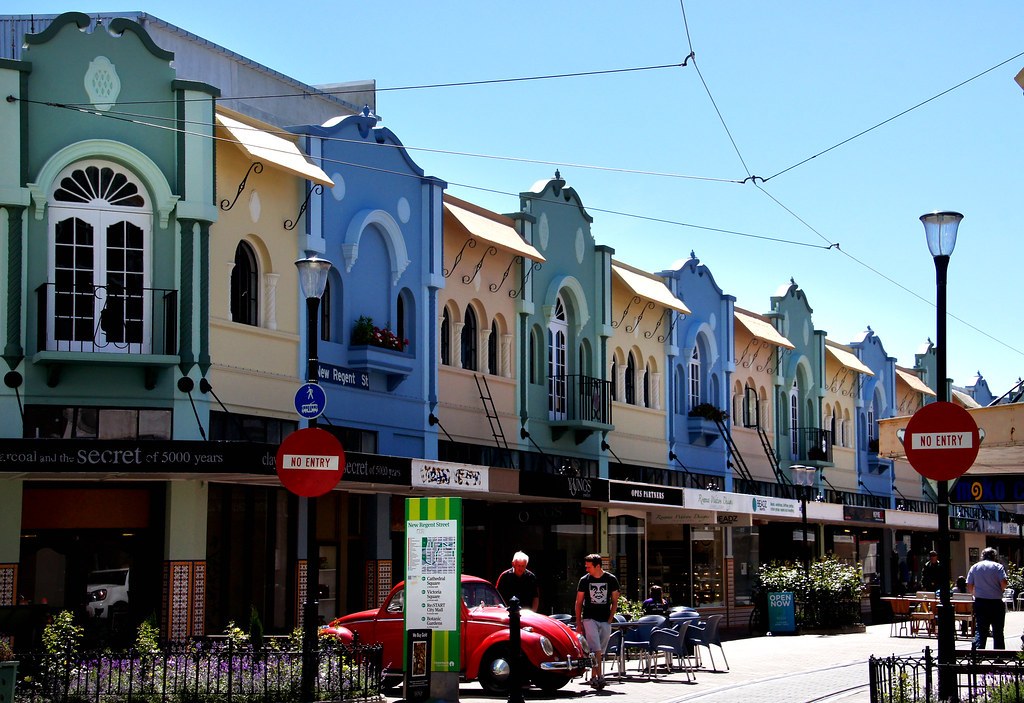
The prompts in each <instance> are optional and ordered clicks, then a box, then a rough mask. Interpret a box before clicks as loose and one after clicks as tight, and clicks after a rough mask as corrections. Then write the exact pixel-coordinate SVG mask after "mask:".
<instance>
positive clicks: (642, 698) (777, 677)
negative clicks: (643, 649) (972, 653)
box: [459, 611, 1024, 703]
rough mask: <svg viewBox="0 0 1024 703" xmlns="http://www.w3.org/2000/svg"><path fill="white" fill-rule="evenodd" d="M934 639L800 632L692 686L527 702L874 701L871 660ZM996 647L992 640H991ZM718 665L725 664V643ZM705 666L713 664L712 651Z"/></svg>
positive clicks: (667, 682)
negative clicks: (871, 698)
mask: <svg viewBox="0 0 1024 703" xmlns="http://www.w3.org/2000/svg"><path fill="white" fill-rule="evenodd" d="M1022 629H1024V611H1021V612H1010V613H1007V616H1006V629H1005V632H1006V647H1007V648H1008V649H1016V648H1019V647H1020V644H1021V641H1020V635H1021V632H1022ZM936 644H937V641H936V639H935V638H934V637H932V638H928V637H918V638H909V637H898V638H897V637H890V636H889V625H872V626H869V627H868V628H867V631H866V632H863V633H853V634H845V635H798V636H778V637H752V638H746V639H736V640H731V641H728V642H725V643H724V647H725V654H726V656H727V657H728V658H729V665H730V670H729V671H728V672H721V673H715V672H712V671H698V672H697V681H696V683H686V682H685V677H684V676H683V675H682V674H680V673H675V674H671V675H668V676H662V677H660V678H659V679H657V680H653V681H648V680H646V679H645V678H630V679H628V680H625V681H622V682H618V681H613V682H611V683H610V684H609V685H608V687H607V688H606V689H605V690H603V691H600V692H597V691H594V690H592V689H591V688H590V687H589V686H586V685H585V684H584V683H582V682H579V683H577V682H573V683H571V684H569V685H568V686H566V687H565V688H564V689H563V690H561V691H559V692H558V693H556V694H553V695H547V694H544V693H542V692H540V691H539V690H537V689H529V690H527V691H525V692H524V698H525V699H526V700H527V701H534V700H570V699H583V698H590V699H594V700H599V699H601V698H608V699H612V700H615V699H618V700H622V701H629V703H684V702H688V701H697V702H699V703H735V701H737V700H745V701H757V702H758V703H812V702H818V703H824V702H826V701H829V702H831V701H834V702H836V703H840V702H841V703H867V701H868V700H869V696H868V690H867V683H868V665H867V660H868V657H869V656H871V655H872V654H874V655H877V656H889V655H891V654H914V653H920V652H922V651H923V650H924V648H925V647H926V646H930V647H932V648H933V650H934V648H935V647H936ZM989 646H991V642H990V643H989ZM957 648H958V649H969V648H970V642H969V641H968V640H965V639H958V640H957ZM714 653H715V662H716V663H717V664H718V666H719V668H723V662H722V659H721V656H720V652H719V651H718V648H717V647H715V648H714ZM704 660H705V662H704V663H705V665H706V666H710V660H708V658H707V653H706V652H705V653H704ZM459 700H460V701H472V702H476V703H485V702H493V701H495V700H503V699H499V698H494V697H489V696H486V695H484V693H483V692H482V690H481V689H480V686H479V684H476V683H472V684H463V685H462V686H461V687H460V690H459Z"/></svg>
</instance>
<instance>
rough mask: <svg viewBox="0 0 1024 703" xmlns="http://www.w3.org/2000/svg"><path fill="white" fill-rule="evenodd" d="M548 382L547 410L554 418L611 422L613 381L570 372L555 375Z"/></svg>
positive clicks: (557, 420) (589, 423)
mask: <svg viewBox="0 0 1024 703" xmlns="http://www.w3.org/2000/svg"><path fill="white" fill-rule="evenodd" d="M549 384H550V385H549V387H548V411H549V415H550V419H551V420H552V421H553V422H564V423H572V424H577V423H578V424H580V425H589V426H596V425H611V423H612V384H611V381H604V380H602V379H600V378H594V377H592V376H583V375H580V374H569V375H565V376H552V377H551V379H550V382H549Z"/></svg>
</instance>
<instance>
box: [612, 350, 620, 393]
mask: <svg viewBox="0 0 1024 703" xmlns="http://www.w3.org/2000/svg"><path fill="white" fill-rule="evenodd" d="M611 382H612V400H619V398H620V396H619V364H618V362H617V361H616V360H615V357H614V356H613V357H612V372H611Z"/></svg>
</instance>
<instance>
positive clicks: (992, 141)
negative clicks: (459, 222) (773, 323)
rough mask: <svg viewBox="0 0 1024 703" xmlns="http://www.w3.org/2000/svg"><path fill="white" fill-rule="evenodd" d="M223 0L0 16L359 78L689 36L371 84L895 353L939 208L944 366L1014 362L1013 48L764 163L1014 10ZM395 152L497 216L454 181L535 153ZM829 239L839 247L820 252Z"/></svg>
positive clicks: (622, 251)
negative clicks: (946, 222)
mask: <svg viewBox="0 0 1024 703" xmlns="http://www.w3.org/2000/svg"><path fill="white" fill-rule="evenodd" d="M231 6H232V7H233V8H235V9H233V10H230V11H229V10H227V9H226V7H227V6H225V9H221V6H219V5H215V4H210V3H198V2H194V1H189V0H184V1H183V0H176V1H175V2H169V1H168V2H164V1H159V2H139V3H138V4H137V5H136V6H134V7H114V8H110V7H105V6H99V7H82V6H73V5H67V4H66V3H58V2H49V1H46V0H7V2H6V3H5V6H4V8H3V12H5V13H15V14H27V13H31V12H35V13H55V12H63V11H67V10H81V11H86V12H88V11H100V10H102V11H108V10H112V9H115V10H142V11H145V12H149V13H151V14H153V15H156V16H157V17H160V18H161V19H164V20H166V21H168V22H171V23H173V24H176V25H178V26H180V27H183V28H185V29H187V30H189V31H191V32H194V33H196V34H198V35H200V36H202V37H204V38H206V39H209V40H211V41H213V42H215V43H218V44H221V45H223V46H225V47H227V48H229V49H231V50H233V51H236V52H238V53H240V54H243V55H245V56H247V57H249V58H251V59H253V60H255V61H258V62H260V63H263V64H265V65H267V66H270V67H272V68H274V69H276V70H278V71H281V72H282V73H285V74H288V75H291V76H293V77H295V78H297V79H299V80H301V81H304V82H306V83H310V84H322V83H334V82H342V81H349V80H356V79H369V78H372V79H376V81H377V84H378V87H379V88H387V87H395V86H412V85H420V84H432V83H444V82H454V81H473V80H484V79H493V78H511V77H520V76H538V75H547V74H561V73H572V72H581V71H592V70H600V69H615V68H627V67H640V66H650V65H660V64H673V63H675V64H679V63H682V61H683V59H685V58H686V56H687V55H688V54H689V53H690V48H691V43H692V49H693V51H694V52H695V53H696V61H697V65H698V67H699V69H700V73H699V74H698V72H697V71H696V70H694V68H693V66H692V64H691V65H689V66H687V67H684V68H670V69H663V70H658V71H645V72H635V73H621V74H616V75H604V76H592V77H585V78H565V79H557V80H547V81H536V82H528V83H515V84H504V85H489V86H478V87H459V88H437V89H429V90H411V91H396V92H381V93H379V95H378V104H377V106H378V112H379V114H380V115H381V116H382V117H383V118H384V125H385V126H387V127H389V128H390V129H392V130H393V131H394V132H395V133H396V134H397V135H398V137H399V138H400V139H401V140H402V141H403V142H404V143H405V144H406V145H407V146H409V147H411V148H415V147H423V148H429V149H440V150H451V151H462V152H473V153H478V154H489V155H500V156H508V157H518V158H525V159H535V160H543V161H551V162H557V163H558V164H564V165H560V166H558V168H559V169H560V170H561V173H562V176H563V177H564V178H565V179H566V180H567V181H568V183H569V184H570V185H572V186H573V187H575V188H576V189H577V191H578V192H579V194H580V196H581V197H582V199H583V202H584V204H585V205H586V206H587V207H588V208H589V209H590V210H591V214H592V215H593V216H594V225H593V232H594V235H595V237H596V239H597V241H598V243H600V244H606V245H609V246H611V247H613V248H614V249H615V251H616V257H617V258H618V259H620V260H622V261H625V262H627V263H629V264H632V265H634V266H638V267H641V268H644V269H646V270H650V271H658V270H662V269H665V268H668V267H670V266H671V265H672V263H673V262H675V261H677V260H679V259H682V258H686V257H687V256H689V253H690V251H691V250H693V251H695V252H696V254H697V256H698V257H699V258H700V259H701V260H702V262H703V263H705V264H707V265H708V266H709V267H710V269H711V271H712V272H713V274H714V276H715V278H716V280H717V282H718V284H719V285H720V286H721V287H722V288H723V289H724V290H725V291H726V292H728V293H731V294H733V295H735V296H736V297H737V299H738V303H737V304H738V305H740V306H742V307H745V308H748V309H752V310H754V311H758V312H765V311H767V310H768V309H769V307H770V301H769V298H770V296H771V295H772V294H773V293H774V292H775V291H776V290H777V289H778V287H779V286H780V285H782V284H784V283H786V282H788V281H789V279H790V277H792V278H794V279H795V280H796V282H797V283H798V284H800V286H801V287H802V288H803V289H804V291H805V292H806V294H807V296H808V300H809V302H810V304H811V307H812V308H813V309H814V321H815V324H816V327H817V328H819V329H823V330H826V331H827V332H828V335H829V337H830V338H831V339H834V340H836V341H839V342H843V343H847V342H850V341H851V340H853V339H854V338H855V337H856V336H857V335H858V334H859V333H860V332H861V331H863V330H864V329H865V328H866V327H867V326H869V325H870V326H871V327H872V329H873V330H874V331H875V333H876V334H877V335H878V336H879V337H880V339H881V340H882V342H883V344H884V346H885V349H886V351H887V352H888V353H889V355H890V356H894V357H896V358H897V361H898V363H900V364H903V365H906V366H910V365H912V364H913V354H914V352H915V351H916V350H917V348H918V347H919V345H921V344H922V343H923V342H925V340H926V339H927V338H928V337H932V338H933V339H934V333H935V332H934V330H935V307H934V298H935V285H934V283H935V279H934V267H933V264H932V261H931V257H930V255H929V253H928V250H927V247H926V245H925V240H924V230H923V228H922V226H921V224H920V223H919V222H918V217H919V216H920V215H922V214H923V213H926V212H930V211H932V210H936V209H938V210H958V211H960V212H962V213H963V214H964V215H965V218H964V221H963V223H962V225H961V227H960V237H959V240H958V243H957V248H956V252H955V253H954V255H953V259H952V261H951V264H950V270H949V311H950V313H951V315H953V316H955V317H956V318H960V320H964V321H966V322H967V323H969V325H970V326H968V325H965V324H964V323H962V322H960V321H958V320H957V319H953V318H951V319H950V321H949V373H950V376H952V377H953V379H954V382H955V383H956V384H958V385H964V384H967V383H969V382H970V380H971V379H972V378H973V376H974V373H975V372H976V371H979V370H980V371H981V372H982V373H983V375H984V376H985V378H986V379H987V380H988V382H989V385H990V387H991V388H992V390H993V392H995V393H996V394H997V395H998V394H1000V393H1002V392H1004V391H1005V390H1007V389H1008V388H1009V387H1010V386H1011V385H1012V384H1013V383H1015V382H1016V380H1017V379H1018V378H1019V377H1020V376H1024V351H1022V350H1024V326H1022V325H1021V313H1020V306H1021V296H1020V293H1019V291H1020V290H1021V286H1020V285H1019V280H1020V279H1019V276H1020V269H1021V262H1022V261H1024V237H1022V236H1021V235H1022V233H1021V223H1022V220H1024V218H1022V217H1021V211H1020V210H1019V209H1018V208H1020V207H1021V188H1020V183H1019V180H1020V179H1019V176H1018V174H1019V173H1020V171H1021V165H1022V158H1021V147H1022V144H1024V135H1022V134H1021V130H1020V129H1019V125H1021V124H1022V118H1024V96H1022V91H1021V89H1020V88H1018V86H1017V85H1016V84H1015V83H1014V82H1013V77H1014V75H1015V74H1016V73H1017V72H1018V71H1019V70H1020V69H1021V68H1024V56H1021V57H1017V58H1014V59H1013V60H1011V61H1009V62H1008V63H1005V64H1004V65H1002V66H1001V67H999V68H996V69H995V70H992V71H990V72H989V73H986V74H985V75H984V76H982V77H980V78H977V79H976V80H973V81H970V82H968V83H967V84H966V85H963V86H962V87H959V88H956V89H955V90H952V91H951V92H949V93H947V94H946V95H944V96H942V97H939V98H937V99H935V100H933V101H931V102H929V103H927V104H926V105H924V106H923V107H920V108H917V109H915V110H913V111H911V112H909V113H908V114H905V115H903V116H901V117H899V118H897V119H895V120H893V121H891V122H889V123H888V124H885V125H884V126H882V127H879V128H878V129H875V130H873V131H871V132H869V133H868V134H866V135H864V136H861V137H858V138H857V139H855V140H853V141H850V142H849V143H847V144H845V145H843V146H840V147H838V148H836V149H834V150H832V151H829V152H828V153H825V154H823V155H821V156H819V157H818V158H815V159H813V160H812V161H810V162H808V163H805V164H803V165H801V166H799V167H797V168H794V169H792V170H790V171H788V172H786V173H783V174H781V175H778V176H777V177H774V178H769V177H771V176H773V175H775V174H777V173H779V172H780V171H783V170H784V169H787V168H789V167H790V166H793V165H794V164H796V163H798V162H800V161H802V160H804V159H805V158H807V157H809V156H812V155H814V154H816V153H818V152H821V151H823V150H825V149H828V148H829V147H832V146H833V145H836V144H838V143H840V142H842V141H844V140H846V139H848V138H850V137H852V136H854V135H856V134H857V133H859V132H861V131H863V130H866V129H869V128H871V127H873V126H875V125H877V124H879V123H881V122H883V121H885V120H887V119H889V118H890V117H893V116H894V115H897V114H898V113H901V112H903V111H904V110H907V109H908V108H911V107H913V106H914V105H916V104H918V103H921V102H922V101H925V100H928V99H929V98H933V97H934V96H936V95H939V94H940V93H943V92H944V91H947V90H949V89H951V88H953V87H954V86H956V85H958V84H960V83H961V82H963V81H965V80H968V79H970V78H972V77H973V76H975V75H977V74H979V73H981V72H983V71H986V70H987V69H991V68H992V67H994V66H996V65H997V64H1000V63H1002V62H1004V61H1006V60H1007V59H1010V58H1011V57H1015V56H1017V54H1021V53H1022V52H1024V7H1022V6H1021V5H1020V4H1019V3H1015V2H1008V1H1006V2H986V3H963V2H945V1H943V2H936V1H934V0H929V1H927V2H926V1H924V0H914V1H911V2H856V3H854V2H847V3H839V2H820V0H819V1H813V2H812V1H808V2H777V3H766V2H763V1H758V2H754V1H751V2H720V1H718V0H689V1H687V2H685V3H684V7H685V12H686V20H687V21H688V26H689V36H687V29H686V26H685V25H684V21H683V12H682V9H681V5H680V3H679V0H645V1H644V2H641V3H633V4H630V3H622V2H606V1H604V0H586V1H583V0H561V1H560V2H550V1H545V2H518V3H481V2H478V1H476V2H461V1H459V2H454V1H452V2H435V3H423V2H389V1H386V0H379V1H378V2H375V3H337V2H336V3H319V2H314V3H307V4H302V5H289V4H283V3H270V2H264V1H263V0H253V1H251V2H247V3H244V4H232V5H231ZM214 7H216V8H217V9H216V11H215V14H210V10H211V9H213V8H214ZM702 78H703V81H702ZM705 82H706V84H707V87H708V89H709V90H710V92H711V95H712V96H713V98H714V101H715V103H716V104H717V107H718V110H719V111H720V112H721V115H722V118H723V119H724V121H725V123H726V125H727V126H728V128H729V131H730V132H731V135H732V140H735V144H736V147H737V148H738V151H739V153H740V155H742V160H741V158H740V156H738V155H737V149H734V147H733V144H732V141H731V140H730V137H729V134H728V133H726V131H725V129H724V128H723V126H722V123H721V121H720V120H719V117H718V114H717V113H716V109H715V107H714V105H713V104H712V103H711V100H710V99H709V97H708V93H707V91H706V90H705V87H704V83H705ZM412 153H413V158H415V159H416V160H417V161H418V162H419V164H420V165H421V166H422V167H423V168H424V169H425V170H426V171H427V173H429V174H431V175H434V176H437V177H439V178H442V179H444V180H446V181H449V182H450V183H451V184H452V185H451V187H450V189H449V192H451V193H453V194H454V195H457V196H458V197H461V198H464V199H467V200H471V201H473V202H476V203H479V204H480V205H483V206H485V207H489V208H491V209H494V210H497V211H499V212H511V211H514V210H516V209H517V208H518V200H517V198H516V197H514V195H501V194H495V193H489V192H484V191H480V190H474V189H471V188H467V187H465V186H466V185H471V186H477V187H480V188H484V189H492V190H495V191H500V192H501V193H508V194H515V193H518V192H519V191H522V190H526V189H528V188H529V186H530V185H531V184H532V183H534V182H535V181H537V180H540V179H544V178H548V177H550V176H551V175H553V173H554V169H555V166H554V165H545V164H530V163H513V162H508V161H499V160H493V159H480V158H470V157H466V156H455V155H444V154H437V153H429V152H417V151H413V152H412ZM579 165H596V166H604V167H613V168H621V169H632V170H639V171H656V172H666V173H674V174H681V175H687V176H700V177H705V178H714V179H733V180H742V179H743V178H745V177H747V176H748V175H756V176H760V177H762V178H767V179H768V180H767V182H766V183H764V184H763V186H762V187H763V190H764V191H766V192H767V193H768V194H770V196H771V197H769V196H768V195H766V194H765V192H762V191H761V190H759V189H758V188H757V187H755V186H754V185H752V184H750V183H747V184H744V185H740V184H736V183H723V182H714V181H705V180H692V179H682V178H669V177H664V176H653V175H640V174H629V173H622V172H609V171H600V170H593V169H586V168H581V167H580V166H579ZM456 184H462V185H456ZM772 198H774V199H775V200H777V201H778V202H775V201H774V200H773V199H772ZM779 203H781V205H782V206H785V209H784V208H783V207H782V206H780V204H779ZM787 209H788V210H789V211H790V212H787ZM601 210H613V211H617V212H623V213H632V214H638V215H643V216H646V217H651V218H657V219H662V220H671V221H674V222H681V223H687V224H689V225H698V226H700V227H705V228H713V229H717V230H728V231H734V232H744V233H749V234H754V235H758V236H762V237H772V238H776V239H781V240H786V241H787V242H799V243H802V244H808V245H814V246H811V247H808V246H799V245H796V244H789V243H780V242H774V241H764V240H758V239H752V238H746V237H740V236H736V235H733V234H727V233H722V232H715V231H709V230H707V229H699V228H696V227H689V226H678V225H670V224H664V223H658V222H652V221H645V220H641V219H636V218H630V217H624V216H620V215H614V214H610V213H606V212H601ZM831 242H838V243H839V245H840V247H841V249H842V252H840V251H836V250H835V249H832V250H827V249H825V248H824V247H825V246H827V243H831ZM851 257H855V258H856V259H857V260H859V261H861V262H863V263H864V264H867V265H868V266H870V267H871V268H873V269H875V270H876V271H877V272H879V273H880V274H882V275H879V273H875V272H874V271H872V270H870V269H869V268H866V267H865V266H863V265H861V264H859V263H857V261H855V260H853V259H852V258H851ZM883 275H884V277H883ZM885 277H888V278H889V279H892V280H893V281H895V282H897V283H898V284H899V285H897V284H896V283H894V282H891V281H889V280H886V278H885ZM900 286H902V287H903V288H901V287H900ZM904 288H906V289H908V290H909V291H910V292H908V291H907V290H904ZM972 326H973V328H977V329H973V328H972ZM979 330H980V331H979Z"/></svg>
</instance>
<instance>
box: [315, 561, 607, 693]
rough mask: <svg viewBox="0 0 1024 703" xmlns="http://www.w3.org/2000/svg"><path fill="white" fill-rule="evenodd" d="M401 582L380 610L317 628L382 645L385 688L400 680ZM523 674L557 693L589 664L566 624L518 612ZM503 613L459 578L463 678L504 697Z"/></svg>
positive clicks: (480, 589) (496, 601)
mask: <svg viewBox="0 0 1024 703" xmlns="http://www.w3.org/2000/svg"><path fill="white" fill-rule="evenodd" d="M404 610H405V582H402V583H400V584H398V585H397V586H395V587H394V588H393V589H391V593H389V594H388V597H387V599H386V600H385V601H384V605H382V606H381V607H380V609H379V610H364V611H363V612H361V613H353V614H351V615H345V616H343V617H340V618H338V619H336V620H334V621H332V622H331V623H330V624H329V625H327V626H326V627H325V628H323V629H322V630H321V635H322V636H333V637H335V638H337V639H339V640H341V641H343V642H350V641H352V640H353V639H358V640H359V641H360V642H380V643H382V644H383V645H384V669H385V683H386V685H392V686H394V685H398V684H399V683H401V680H402V667H403V662H404V657H403V655H402V636H403V627H404V617H403V616H404ZM520 629H521V632H522V649H523V653H524V654H525V656H526V659H527V660H528V661H529V664H530V666H529V670H528V671H527V673H526V676H527V677H528V678H529V680H530V681H531V682H532V683H533V684H534V685H535V686H537V687H539V688H541V689H543V690H545V691H556V690H558V689H560V688H562V687H563V686H565V685H566V684H567V683H569V682H570V681H571V680H572V679H574V678H575V677H577V676H580V675H582V674H583V673H584V672H585V671H587V669H588V668H590V666H591V656H590V650H589V648H588V647H587V644H586V642H585V640H584V639H583V638H582V637H578V636H577V635H576V633H575V632H574V631H573V630H572V629H570V628H569V627H567V626H566V625H565V624H563V623H561V622H559V621H557V620H553V619H552V618H549V617H548V616H546V615H540V614H539V613H534V612H533V611H531V610H523V611H522V612H521V625H520ZM508 633H509V630H508V611H507V610H506V607H505V602H504V601H503V600H502V598H501V595H500V594H499V593H498V591H497V589H495V588H494V586H492V585H491V584H490V583H488V582H487V581H485V580H483V579H481V578H477V577H476V576H463V577H462V636H461V638H460V639H461V643H462V658H461V661H462V672H461V673H462V676H463V677H464V678H465V680H467V681H473V680H479V681H480V685H481V686H483V688H484V690H485V691H487V692H489V693H494V694H501V693H505V692H506V690H507V686H508V677H509V651H510V650H509V644H508V639H509V634H508Z"/></svg>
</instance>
